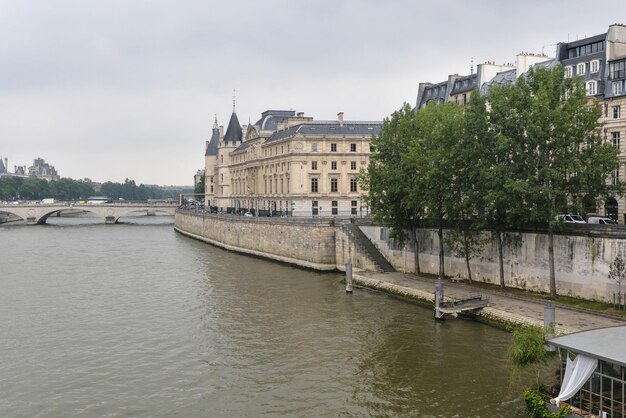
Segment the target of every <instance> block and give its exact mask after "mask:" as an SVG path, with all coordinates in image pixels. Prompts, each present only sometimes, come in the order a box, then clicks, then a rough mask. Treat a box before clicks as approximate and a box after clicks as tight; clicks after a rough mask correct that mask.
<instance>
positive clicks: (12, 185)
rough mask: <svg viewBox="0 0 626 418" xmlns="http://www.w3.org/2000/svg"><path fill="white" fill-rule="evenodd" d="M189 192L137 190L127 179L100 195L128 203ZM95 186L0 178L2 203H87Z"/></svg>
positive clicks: (80, 182) (105, 188) (85, 182)
mask: <svg viewBox="0 0 626 418" xmlns="http://www.w3.org/2000/svg"><path fill="white" fill-rule="evenodd" d="M186 191H188V190H179V189H164V188H160V187H157V186H146V185H143V184H142V185H140V186H137V185H136V184H135V182H134V181H133V180H129V179H126V181H125V182H124V183H123V184H120V183H111V182H106V183H104V184H102V188H101V190H100V192H98V194H101V195H105V196H109V197H111V198H114V199H118V198H122V199H125V200H142V201H145V200H147V199H166V198H172V199H174V198H178V194H179V193H182V192H186ZM95 194H96V192H95V191H94V189H93V185H92V182H91V181H90V180H88V179H85V180H73V179H70V178H62V179H59V180H51V181H47V180H43V179H36V178H24V177H13V176H10V177H9V176H3V177H1V178H0V200H6V201H13V200H41V199H45V198H54V199H57V200H78V199H86V198H87V197H89V196H93V195H95Z"/></svg>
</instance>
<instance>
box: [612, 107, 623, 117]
mask: <svg viewBox="0 0 626 418" xmlns="http://www.w3.org/2000/svg"><path fill="white" fill-rule="evenodd" d="M620 110H621V109H620V106H613V119H619V118H620V113H621V112H620Z"/></svg>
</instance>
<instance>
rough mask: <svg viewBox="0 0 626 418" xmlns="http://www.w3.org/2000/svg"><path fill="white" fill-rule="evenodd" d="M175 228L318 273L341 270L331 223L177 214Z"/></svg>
mask: <svg viewBox="0 0 626 418" xmlns="http://www.w3.org/2000/svg"><path fill="white" fill-rule="evenodd" d="M174 226H175V229H176V230H177V231H179V232H181V233H183V234H185V235H188V236H191V237H193V238H196V239H199V240H202V241H205V242H208V243H211V244H214V245H217V246H220V247H223V248H226V249H229V250H233V251H239V252H243V253H247V254H252V255H257V256H260V257H266V258H270V259H274V260H278V261H283V262H287V263H292V264H296V265H299V266H303V267H308V268H314V269H318V270H334V269H336V267H337V262H336V256H335V253H336V244H335V227H334V226H333V225H331V224H330V223H329V222H328V221H324V222H322V221H320V222H314V221H307V220H298V218H247V217H244V216H233V215H211V214H203V213H194V212H176V215H175V217H174Z"/></svg>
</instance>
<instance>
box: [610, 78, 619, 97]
mask: <svg viewBox="0 0 626 418" xmlns="http://www.w3.org/2000/svg"><path fill="white" fill-rule="evenodd" d="M611 90H612V91H613V96H618V95H620V94H622V82H621V81H614V82H612V83H611Z"/></svg>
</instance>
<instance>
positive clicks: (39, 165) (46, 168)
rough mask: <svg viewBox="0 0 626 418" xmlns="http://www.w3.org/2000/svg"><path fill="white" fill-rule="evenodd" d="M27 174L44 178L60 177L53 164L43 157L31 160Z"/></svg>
mask: <svg viewBox="0 0 626 418" xmlns="http://www.w3.org/2000/svg"><path fill="white" fill-rule="evenodd" d="M28 176H29V177H36V178H39V179H46V180H58V179H60V178H61V177H60V176H59V173H57V171H56V169H55V168H54V166H52V165H50V164H48V163H47V162H46V161H45V160H44V159H43V158H36V159H34V160H33V165H32V166H30V167H28Z"/></svg>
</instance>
